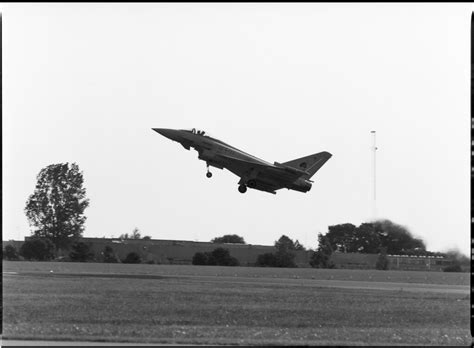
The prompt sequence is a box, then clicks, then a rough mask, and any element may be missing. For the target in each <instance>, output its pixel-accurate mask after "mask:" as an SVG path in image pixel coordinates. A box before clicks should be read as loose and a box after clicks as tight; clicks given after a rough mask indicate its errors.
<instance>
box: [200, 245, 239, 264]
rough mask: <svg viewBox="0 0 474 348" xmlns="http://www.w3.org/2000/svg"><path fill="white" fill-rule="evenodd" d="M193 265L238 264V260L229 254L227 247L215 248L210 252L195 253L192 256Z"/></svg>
mask: <svg viewBox="0 0 474 348" xmlns="http://www.w3.org/2000/svg"><path fill="white" fill-rule="evenodd" d="M193 265H205V266H238V265H239V260H237V259H236V258H235V257H233V256H231V255H230V253H229V250H228V249H224V248H217V249H214V250H213V251H212V252H210V253H209V252H205V253H201V252H197V253H195V254H194V256H193Z"/></svg>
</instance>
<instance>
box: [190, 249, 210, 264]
mask: <svg viewBox="0 0 474 348" xmlns="http://www.w3.org/2000/svg"><path fill="white" fill-rule="evenodd" d="M207 254H208V253H201V252H197V253H195V254H194V256H193V265H204V266H205V265H207V264H208V263H207V260H208V258H209V257H208V255H207Z"/></svg>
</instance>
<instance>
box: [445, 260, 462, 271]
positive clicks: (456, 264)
mask: <svg viewBox="0 0 474 348" xmlns="http://www.w3.org/2000/svg"><path fill="white" fill-rule="evenodd" d="M443 272H462V268H461V264H460V263H459V262H456V261H454V262H453V264H452V265H449V266H446V267H444V268H443Z"/></svg>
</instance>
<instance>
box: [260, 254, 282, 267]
mask: <svg viewBox="0 0 474 348" xmlns="http://www.w3.org/2000/svg"><path fill="white" fill-rule="evenodd" d="M276 263H277V261H276V257H275V254H273V253H265V254H260V255H258V257H257V262H256V263H255V266H258V267H276Z"/></svg>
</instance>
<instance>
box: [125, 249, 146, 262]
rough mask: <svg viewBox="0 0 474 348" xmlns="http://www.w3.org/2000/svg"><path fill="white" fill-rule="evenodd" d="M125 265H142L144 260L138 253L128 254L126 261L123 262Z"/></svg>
mask: <svg viewBox="0 0 474 348" xmlns="http://www.w3.org/2000/svg"><path fill="white" fill-rule="evenodd" d="M122 262H123V263H141V262H142V258H141V257H140V255H138V254H137V253H136V252H134V251H132V252H129V253H128V254H127V256H126V257H125V259H123V260H122Z"/></svg>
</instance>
